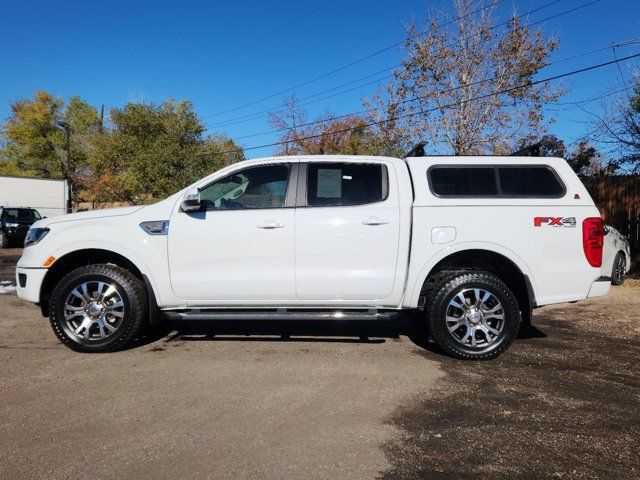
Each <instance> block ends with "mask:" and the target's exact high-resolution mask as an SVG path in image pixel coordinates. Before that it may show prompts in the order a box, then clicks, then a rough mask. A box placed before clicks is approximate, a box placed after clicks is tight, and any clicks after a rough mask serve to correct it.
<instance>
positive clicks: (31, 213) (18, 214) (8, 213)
mask: <svg viewBox="0 0 640 480" xmlns="http://www.w3.org/2000/svg"><path fill="white" fill-rule="evenodd" d="M40 218H41V217H40V214H39V213H38V211H37V210H32V209H31V208H3V209H2V219H3V220H8V221H11V220H13V221H14V222H35V221H36V220H40Z"/></svg>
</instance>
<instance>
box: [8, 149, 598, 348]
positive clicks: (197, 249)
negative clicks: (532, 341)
mask: <svg viewBox="0 0 640 480" xmlns="http://www.w3.org/2000/svg"><path fill="white" fill-rule="evenodd" d="M602 234H603V227H602V221H601V219H600V218H599V214H598V211H597V209H596V208H595V207H594V205H593V202H592V200H591V198H590V197H589V194H588V193H587V191H586V190H585V188H584V186H583V185H582V183H581V182H580V180H579V179H578V178H577V177H576V176H575V174H574V173H573V172H572V171H571V169H570V168H569V166H568V165H567V164H566V162H565V161H564V160H562V159H549V158H544V159H540V158H524V157H415V158H407V159H398V158H389V157H366V156H362V157H356V156H351V157H349V156H301V157H276V158H265V159H259V160H251V161H244V162H241V163H238V164H234V165H231V166H229V167H227V168H225V169H222V170H220V171H219V172H216V173H214V174H212V175H210V176H208V177H206V178H204V179H202V180H200V181H198V182H196V183H195V184H193V185H192V186H190V187H187V188H186V189H184V190H182V191H180V192H178V193H176V194H175V195H173V196H171V197H169V198H167V199H165V200H163V201H161V202H159V203H156V204H154V205H149V206H144V207H143V206H140V207H129V208H125V209H112V210H103V211H93V212H83V213H79V214H74V215H66V216H61V217H56V218H55V219H51V220H44V221H40V222H37V223H36V224H35V225H34V226H33V228H32V229H31V230H30V232H29V235H28V236H27V241H26V245H27V247H26V248H25V251H24V254H23V257H22V258H21V260H20V262H19V264H18V269H17V280H18V282H17V283H18V294H19V295H20V296H21V297H22V298H24V299H26V300H30V301H33V302H36V303H39V304H40V305H41V307H42V310H43V313H44V314H45V315H47V316H49V317H50V320H51V324H52V326H53V329H54V331H55V332H56V334H57V335H58V337H59V338H60V340H61V341H62V342H63V343H65V344H66V345H68V346H69V347H71V348H74V349H76V350H81V351H96V350H98V351H103V350H114V349H118V348H122V346H123V345H125V344H126V343H127V342H129V341H130V340H131V339H132V338H134V337H135V335H136V334H137V332H138V331H139V329H140V328H141V325H142V324H144V323H145V322H151V323H152V324H155V323H157V322H158V321H160V320H161V319H163V318H171V319H173V320H178V321H179V320H182V319H202V320H207V319H221V318H225V319H242V318H246V319H251V318H261V319H266V320H269V319H273V320H277V319H281V318H335V319H344V318H379V317H386V316H389V315H391V314H396V313H398V312H400V311H405V310H408V311H419V312H422V317H423V318H424V321H425V322H426V323H427V324H428V326H429V332H430V335H432V337H433V338H434V339H435V340H436V341H437V342H438V343H439V344H441V346H443V348H444V349H445V351H447V352H448V353H450V354H452V355H454V356H457V357H459V358H492V357H495V356H497V355H499V354H500V353H501V352H502V351H504V349H506V348H507V346H508V345H509V343H510V342H511V340H512V339H513V338H514V337H515V335H516V334H517V330H518V328H519V326H520V324H521V323H522V321H523V318H524V319H525V320H527V319H528V318H529V317H530V311H531V309H532V308H535V307H537V306H541V305H545V304H548V303H558V302H569V301H576V300H581V299H584V298H587V297H588V296H598V295H603V294H605V293H606V292H607V291H608V288H609V283H610V280H608V279H601V278H600V270H599V267H600V265H599V264H598V255H599V256H600V257H599V258H600V260H599V261H600V262H601V256H602Z"/></svg>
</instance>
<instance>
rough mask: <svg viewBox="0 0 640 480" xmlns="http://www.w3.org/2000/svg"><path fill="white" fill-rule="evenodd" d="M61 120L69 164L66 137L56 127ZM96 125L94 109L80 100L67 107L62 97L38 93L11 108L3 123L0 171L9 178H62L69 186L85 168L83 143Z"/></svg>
mask: <svg viewBox="0 0 640 480" xmlns="http://www.w3.org/2000/svg"><path fill="white" fill-rule="evenodd" d="M60 121H64V122H66V123H67V124H68V125H69V128H70V130H71V162H70V163H69V164H67V152H66V134H65V132H64V131H63V130H61V129H60V128H59V127H58V126H57V122H60ZM98 123H99V119H98V113H97V111H96V109H95V108H94V107H92V106H90V105H89V104H87V103H86V102H84V101H82V100H81V99H80V98H79V97H72V98H71V99H70V101H69V103H68V104H67V105H65V104H64V101H63V100H62V99H61V98H58V97H54V96H53V95H52V94H50V93H48V92H43V91H38V92H36V93H35V94H34V96H33V99H23V100H20V101H18V102H16V103H14V104H12V105H11V116H10V117H9V119H8V120H7V121H6V122H5V125H4V126H5V129H6V132H5V134H4V137H5V138H4V143H5V145H4V147H3V150H2V157H1V160H0V172H1V173H4V174H10V175H26V176H38V177H43V178H64V179H67V180H68V181H69V182H70V184H71V187H72V190H74V189H73V187H74V185H75V184H76V183H77V181H78V177H79V176H80V175H81V173H82V171H83V169H84V168H85V166H86V148H87V146H86V142H87V139H88V136H90V135H91V132H92V131H94V130H95V129H96V128H97V126H98Z"/></svg>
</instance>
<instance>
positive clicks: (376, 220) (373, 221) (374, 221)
mask: <svg viewBox="0 0 640 480" xmlns="http://www.w3.org/2000/svg"><path fill="white" fill-rule="evenodd" d="M387 223H389V222H388V221H387V220H385V219H384V218H380V217H369V218H365V219H364V220H363V221H362V224H363V225H386V224H387Z"/></svg>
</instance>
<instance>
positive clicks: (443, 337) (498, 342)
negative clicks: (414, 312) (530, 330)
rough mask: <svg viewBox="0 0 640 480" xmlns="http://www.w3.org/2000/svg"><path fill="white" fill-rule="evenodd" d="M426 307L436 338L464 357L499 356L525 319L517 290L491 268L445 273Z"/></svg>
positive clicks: (454, 353)
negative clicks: (503, 280)
mask: <svg viewBox="0 0 640 480" xmlns="http://www.w3.org/2000/svg"><path fill="white" fill-rule="evenodd" d="M425 308H426V316H427V323H428V327H429V332H430V333H431V336H432V337H433V339H434V340H435V342H436V343H437V344H438V345H439V346H440V347H441V348H442V349H443V350H444V351H445V352H447V353H448V354H449V355H452V356H454V357H456V358H461V359H478V360H487V359H491V358H496V357H497V356H498V355H500V354H501V353H502V352H504V351H505V350H506V349H507V347H508V346H509V344H510V343H511V342H512V341H513V339H514V338H515V337H516V335H517V334H518V330H519V328H520V324H521V322H522V319H521V315H520V310H519V308H518V302H517V300H516V297H515V295H514V294H513V292H512V291H511V290H510V289H509V287H507V286H506V285H505V284H504V282H502V280H500V279H499V278H498V277H496V276H495V275H493V274H491V273H488V272H454V273H452V274H451V275H444V276H442V277H441V280H440V281H439V282H437V283H436V284H435V285H434V288H433V289H432V291H431V294H430V295H428V297H427V304H426V306H425Z"/></svg>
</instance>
